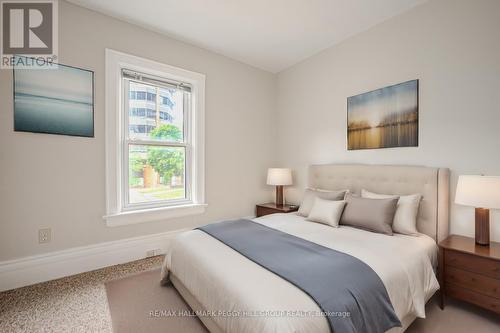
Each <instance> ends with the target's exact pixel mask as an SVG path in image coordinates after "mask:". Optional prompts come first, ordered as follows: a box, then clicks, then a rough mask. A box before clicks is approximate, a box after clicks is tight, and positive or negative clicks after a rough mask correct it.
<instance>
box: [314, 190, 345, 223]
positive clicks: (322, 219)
mask: <svg viewBox="0 0 500 333" xmlns="http://www.w3.org/2000/svg"><path fill="white" fill-rule="evenodd" d="M344 206H345V201H344V200H342V201H332V200H325V199H321V198H318V197H316V198H315V199H314V204H313V207H312V209H311V212H310V213H309V216H308V217H307V220H308V221H312V222H319V223H323V224H327V225H330V226H332V227H338V226H339V221H340V217H341V216H342V212H343V211H344Z"/></svg>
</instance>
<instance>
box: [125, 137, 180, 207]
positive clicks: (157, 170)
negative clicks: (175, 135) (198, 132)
mask: <svg viewBox="0 0 500 333" xmlns="http://www.w3.org/2000/svg"><path fill="white" fill-rule="evenodd" d="M185 165H186V152H185V148H184V147H165V146H144V145H130V146H129V178H128V179H129V203H131V204H134V203H148V202H156V201H165V200H174V199H184V198H186V191H185Z"/></svg>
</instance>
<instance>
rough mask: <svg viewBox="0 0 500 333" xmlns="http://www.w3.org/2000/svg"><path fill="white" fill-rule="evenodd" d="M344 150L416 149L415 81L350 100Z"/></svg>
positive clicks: (416, 103)
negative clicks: (346, 148) (345, 148)
mask: <svg viewBox="0 0 500 333" xmlns="http://www.w3.org/2000/svg"><path fill="white" fill-rule="evenodd" d="M347 147H348V149H349V150H357V149H377V148H392V147H418V80H412V81H408V82H404V83H400V84H397V85H393V86H389V87H385V88H382V89H377V90H374V91H370V92H367V93H364V94H360V95H356V96H352V97H349V98H348V99H347Z"/></svg>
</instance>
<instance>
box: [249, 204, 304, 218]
mask: <svg viewBox="0 0 500 333" xmlns="http://www.w3.org/2000/svg"><path fill="white" fill-rule="evenodd" d="M255 210H256V215H257V217H261V216H264V215H269V214H275V213H291V212H296V211H298V210H299V206H293V205H282V206H276V204H275V203H273V202H270V203H265V204H260V205H257V206H256V209H255Z"/></svg>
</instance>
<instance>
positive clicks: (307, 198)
mask: <svg viewBox="0 0 500 333" xmlns="http://www.w3.org/2000/svg"><path fill="white" fill-rule="evenodd" d="M346 192H347V190H342V191H326V190H313V189H310V188H307V189H306V190H305V192H304V197H303V198H302V202H301V204H300V207H299V211H298V212H297V214H299V215H300V216H304V217H307V216H309V213H310V212H311V208H312V206H313V204H314V199H315V198H316V197H318V198H321V199H326V200H344V198H345V194H346Z"/></svg>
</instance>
